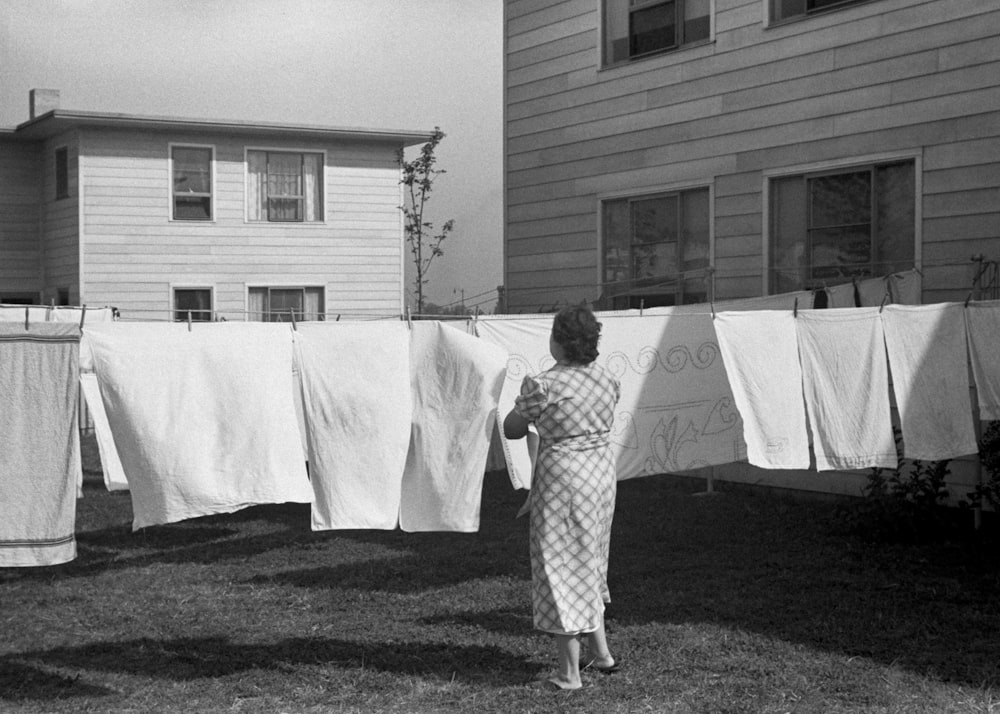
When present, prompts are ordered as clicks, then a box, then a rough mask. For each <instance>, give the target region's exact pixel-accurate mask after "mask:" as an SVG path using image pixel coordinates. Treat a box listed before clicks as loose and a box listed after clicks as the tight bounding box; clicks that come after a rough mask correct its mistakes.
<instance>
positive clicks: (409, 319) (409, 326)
mask: <svg viewBox="0 0 1000 714" xmlns="http://www.w3.org/2000/svg"><path fill="white" fill-rule="evenodd" d="M406 327H407V329H409V330H412V329H413V318H412V317H410V306H409V305H407V306H406Z"/></svg>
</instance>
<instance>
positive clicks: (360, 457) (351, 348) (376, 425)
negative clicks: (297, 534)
mask: <svg viewBox="0 0 1000 714" xmlns="http://www.w3.org/2000/svg"><path fill="white" fill-rule="evenodd" d="M409 343H410V335H409V330H408V329H407V326H406V323H403V322H399V321H394V322H320V323H308V322H307V323H302V324H300V325H299V326H298V330H297V331H296V332H295V347H296V357H297V360H298V365H299V372H300V374H301V378H302V405H303V412H304V416H305V424H306V433H307V435H308V444H309V476H310V480H311V481H312V487H313V492H314V494H315V500H314V501H313V507H312V528H313V530H329V529H335V528H379V529H392V528H395V527H396V526H397V525H398V523H399V500H400V493H401V489H402V481H403V470H404V468H405V467H406V455H407V452H408V451H409V447H410V419H411V412H412V400H411V396H410V345H409Z"/></svg>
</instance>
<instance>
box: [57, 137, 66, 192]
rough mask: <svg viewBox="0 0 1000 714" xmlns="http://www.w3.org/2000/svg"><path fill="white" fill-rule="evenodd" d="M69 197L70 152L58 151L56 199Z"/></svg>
mask: <svg viewBox="0 0 1000 714" xmlns="http://www.w3.org/2000/svg"><path fill="white" fill-rule="evenodd" d="M68 197H69V152H68V151H67V150H66V149H56V198H68Z"/></svg>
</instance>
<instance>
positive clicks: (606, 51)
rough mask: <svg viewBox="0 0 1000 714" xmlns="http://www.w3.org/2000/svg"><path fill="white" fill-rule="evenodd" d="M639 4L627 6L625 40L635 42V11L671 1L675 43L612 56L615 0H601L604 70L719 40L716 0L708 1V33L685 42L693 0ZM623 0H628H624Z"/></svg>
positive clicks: (649, 0) (647, 0)
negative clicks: (688, 8) (611, 20)
mask: <svg viewBox="0 0 1000 714" xmlns="http://www.w3.org/2000/svg"><path fill="white" fill-rule="evenodd" d="M636 1H637V2H638V3H639V4H638V6H636V7H629V6H627V5H626V6H625V8H624V10H625V13H626V15H627V17H626V18H625V26H626V28H627V29H626V33H625V36H624V39H625V40H626V41H627V42H629V44H631V41H632V31H631V27H632V15H633V13H636V12H639V11H642V10H648V9H650V8H654V7H657V6H659V5H667V4H669V3H673V4H674V27H675V28H676V30H675V37H674V40H675V42H674V44H673V45H670V46H669V47H661V48H657V49H655V50H649V51H647V52H642V53H639V54H635V55H633V54H632V52H631V47H630V48H629V53H628V56H627V57H625V58H623V59H618V60H615V59H614V58H613V57H611V56H610V55H611V53H610V44H611V38H609V36H608V35H609V27H608V26H609V24H610V23H609V22H608V14H609V12H610V10H609V3H611V2H614V0H601V3H600V10H601V17H600V22H601V69H611V68H614V67H625V66H628V65H630V64H632V63H634V62H641V61H642V60H646V59H651V58H653V57H661V56H663V55H669V54H671V53H674V52H678V51H680V50H684V49H687V48H690V47H698V46H700V45H705V44H710V43H712V42H714V41H715V2H716V0H707V2H708V36H707V37H702V38H698V39H696V40H690V41H687V42H685V41H684V38H683V32H684V22H683V19H684V8H685V3H687V2H688V1H689V0H636ZM622 2H628V0H622ZM765 2H767V0H765Z"/></svg>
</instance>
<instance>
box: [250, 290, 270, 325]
mask: <svg viewBox="0 0 1000 714" xmlns="http://www.w3.org/2000/svg"><path fill="white" fill-rule="evenodd" d="M247 311H248V314H247V319H248V320H255V321H257V322H263V321H266V320H267V288H250V293H249V295H248V300H247Z"/></svg>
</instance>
